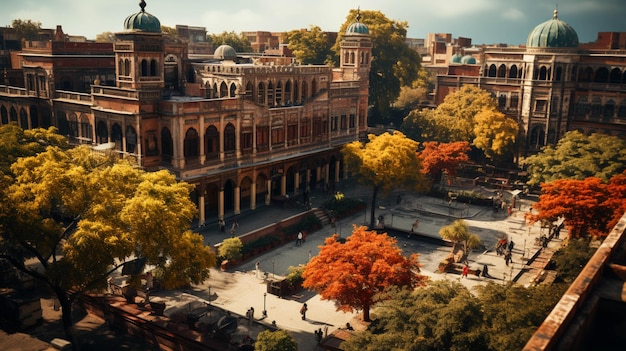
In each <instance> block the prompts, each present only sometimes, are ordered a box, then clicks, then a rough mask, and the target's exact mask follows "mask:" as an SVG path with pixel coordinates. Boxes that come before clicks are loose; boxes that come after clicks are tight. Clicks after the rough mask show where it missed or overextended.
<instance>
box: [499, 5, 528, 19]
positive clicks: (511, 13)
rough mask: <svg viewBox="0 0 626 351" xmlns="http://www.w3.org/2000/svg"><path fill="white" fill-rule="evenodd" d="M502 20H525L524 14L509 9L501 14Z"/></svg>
mask: <svg viewBox="0 0 626 351" xmlns="http://www.w3.org/2000/svg"><path fill="white" fill-rule="evenodd" d="M502 18H504V19H507V20H511V21H523V20H525V19H526V14H524V12H522V11H521V10H519V9H516V8H510V9H508V10H506V11H505V12H503V13H502Z"/></svg>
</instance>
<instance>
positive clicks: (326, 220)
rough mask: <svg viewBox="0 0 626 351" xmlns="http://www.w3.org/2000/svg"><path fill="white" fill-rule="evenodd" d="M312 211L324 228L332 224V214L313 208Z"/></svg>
mask: <svg viewBox="0 0 626 351" xmlns="http://www.w3.org/2000/svg"><path fill="white" fill-rule="evenodd" d="M311 211H313V214H314V215H315V217H317V218H318V219H319V220H320V223H322V227H323V226H325V225H327V224H330V214H329V213H328V211H326V210H325V209H323V208H318V207H315V208H313V209H312V210H311Z"/></svg>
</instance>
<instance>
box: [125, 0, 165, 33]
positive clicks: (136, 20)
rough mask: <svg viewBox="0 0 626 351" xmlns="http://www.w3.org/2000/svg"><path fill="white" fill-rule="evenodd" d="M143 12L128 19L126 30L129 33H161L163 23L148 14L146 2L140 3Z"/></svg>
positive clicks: (142, 0)
mask: <svg viewBox="0 0 626 351" xmlns="http://www.w3.org/2000/svg"><path fill="white" fill-rule="evenodd" d="M139 7H141V11H139V12H137V13H135V14H133V15H130V16H128V17H126V20H125V21H124V29H125V30H127V31H140V32H150V33H161V22H160V21H159V19H158V18H156V17H155V16H153V15H151V14H149V13H147V12H146V10H145V7H146V2H145V1H144V0H141V1H140V2H139Z"/></svg>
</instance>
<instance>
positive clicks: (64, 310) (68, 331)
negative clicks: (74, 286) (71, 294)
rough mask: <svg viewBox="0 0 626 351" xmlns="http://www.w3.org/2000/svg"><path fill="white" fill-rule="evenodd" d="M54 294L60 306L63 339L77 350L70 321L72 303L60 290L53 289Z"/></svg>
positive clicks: (72, 323)
mask: <svg viewBox="0 0 626 351" xmlns="http://www.w3.org/2000/svg"><path fill="white" fill-rule="evenodd" d="M54 292H55V294H56V296H57V299H59V303H60V304H61V320H62V322H63V330H64V331H65V338H66V340H67V341H69V342H71V343H72V348H73V349H74V350H78V344H76V341H77V340H74V336H75V335H74V322H73V321H72V301H71V300H70V299H69V298H68V296H67V293H66V292H65V291H64V290H63V289H61V288H55V289H54Z"/></svg>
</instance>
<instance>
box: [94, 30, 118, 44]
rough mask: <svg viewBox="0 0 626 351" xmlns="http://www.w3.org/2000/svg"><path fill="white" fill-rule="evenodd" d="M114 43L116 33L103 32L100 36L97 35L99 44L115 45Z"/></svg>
mask: <svg viewBox="0 0 626 351" xmlns="http://www.w3.org/2000/svg"><path fill="white" fill-rule="evenodd" d="M114 41H115V33H113V32H102V33H100V34H96V42H97V43H113V42H114Z"/></svg>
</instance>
